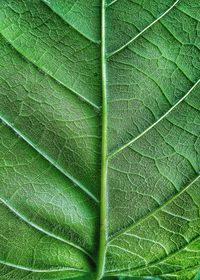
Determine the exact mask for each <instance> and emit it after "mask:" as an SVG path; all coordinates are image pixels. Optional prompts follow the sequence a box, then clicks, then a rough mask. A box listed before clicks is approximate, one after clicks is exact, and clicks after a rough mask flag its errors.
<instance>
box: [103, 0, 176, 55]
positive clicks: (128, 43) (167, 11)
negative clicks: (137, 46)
mask: <svg viewBox="0 0 200 280" xmlns="http://www.w3.org/2000/svg"><path fill="white" fill-rule="evenodd" d="M178 2H180V0H176V1H175V2H174V4H173V5H172V6H170V7H169V9H167V10H166V11H165V12H164V13H163V14H162V15H161V16H159V17H158V18H157V19H156V20H154V21H153V22H152V23H151V24H149V25H148V26H147V27H145V28H144V29H143V30H142V31H141V32H139V33H138V34H137V35H136V36H135V37H133V38H132V39H131V40H129V41H128V42H127V43H126V44H124V45H123V46H122V47H120V48H118V49H117V50H115V51H113V52H111V53H110V54H108V56H107V57H108V58H110V57H112V56H113V55H115V54H117V53H118V52H120V51H122V50H123V49H124V48H126V47H127V46H128V45H130V44H131V43H132V42H133V41H135V40H136V39H137V38H138V37H139V36H141V35H142V34H143V33H144V32H145V31H147V30H148V29H149V28H150V27H152V26H153V25H154V24H155V23H156V22H158V21H159V20H160V19H162V18H163V17H164V16H165V15H166V14H168V13H169V12H170V11H171V9H172V8H174V7H175V6H176V5H177V4H178ZM111 3H112V2H111Z"/></svg>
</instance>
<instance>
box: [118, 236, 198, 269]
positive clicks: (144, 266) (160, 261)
mask: <svg viewBox="0 0 200 280" xmlns="http://www.w3.org/2000/svg"><path fill="white" fill-rule="evenodd" d="M199 239H200V236H199V235H198V236H197V237H195V238H194V239H192V240H191V241H190V242H188V243H186V244H185V245H184V246H183V247H181V248H180V249H178V250H177V251H174V252H172V253H171V254H169V255H167V256H165V257H163V258H162V259H159V260H156V261H154V262H150V263H149V264H148V265H143V266H140V267H136V268H134V269H131V268H129V270H127V269H124V270H120V273H121V272H122V273H124V272H125V271H129V272H130V271H131V272H135V271H140V270H143V269H149V268H151V267H153V266H155V265H157V264H161V263H165V262H166V261H167V260H168V259H170V258H171V257H173V256H175V255H177V254H178V253H180V252H181V251H183V250H184V249H186V248H187V247H188V246H190V245H192V244H193V243H195V242H197V241H198V240H199Z"/></svg>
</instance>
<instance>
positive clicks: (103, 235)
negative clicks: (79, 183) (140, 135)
mask: <svg viewBox="0 0 200 280" xmlns="http://www.w3.org/2000/svg"><path fill="white" fill-rule="evenodd" d="M105 1H106V0H102V3H101V73H102V74H101V75H102V76H101V79H102V147H101V198H100V241H99V260H98V268H97V280H99V279H101V278H102V277H103V275H104V266H105V257H106V243H107V210H106V209H107V100H106V41H105V37H106V36H105V35H106V34H105V28H106V27H105V10H106V3H105Z"/></svg>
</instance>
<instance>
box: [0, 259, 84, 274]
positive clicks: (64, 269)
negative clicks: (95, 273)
mask: <svg viewBox="0 0 200 280" xmlns="http://www.w3.org/2000/svg"><path fill="white" fill-rule="evenodd" d="M0 264H3V265H7V266H10V267H13V268H17V269H21V270H26V271H31V272H41V273H42V272H61V271H63V272H64V271H66V272H67V271H79V272H87V271H85V270H81V269H77V268H73V267H60V268H51V269H34V268H32V267H26V266H23V265H18V264H13V263H10V262H6V261H2V260H0Z"/></svg>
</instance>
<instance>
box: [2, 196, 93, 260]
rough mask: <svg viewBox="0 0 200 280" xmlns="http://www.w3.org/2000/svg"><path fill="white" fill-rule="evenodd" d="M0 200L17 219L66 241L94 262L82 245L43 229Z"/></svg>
mask: <svg viewBox="0 0 200 280" xmlns="http://www.w3.org/2000/svg"><path fill="white" fill-rule="evenodd" d="M0 202H2V203H3V204H4V205H5V206H6V207H7V208H9V209H10V211H11V212H13V213H14V214H15V215H16V216H17V217H18V218H19V219H21V220H22V221H24V222H25V223H27V224H28V225H29V226H31V227H33V228H35V229H36V230H38V231H40V232H42V233H44V234H46V235H48V236H50V237H52V238H54V239H57V240H59V241H61V242H64V243H66V244H68V245H70V246H72V247H74V248H76V249H78V250H79V251H81V252H82V253H84V254H86V255H87V256H88V257H89V258H90V259H92V261H93V262H94V259H93V257H92V256H91V255H90V254H89V253H88V252H87V251H86V250H85V249H83V248H82V247H80V246H78V245H76V244H74V243H72V242H69V241H67V240H65V239H64V238H62V237H59V236H58V235H56V234H54V233H51V232H50V231H47V230H45V229H43V228H42V227H40V226H38V225H37V224H35V223H33V222H31V221H30V220H29V219H27V218H26V217H25V216H24V215H22V214H21V213H20V212H18V211H17V210H16V209H14V208H13V207H12V206H10V204H9V203H8V202H7V201H5V200H4V199H2V198H1V197H0Z"/></svg>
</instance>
